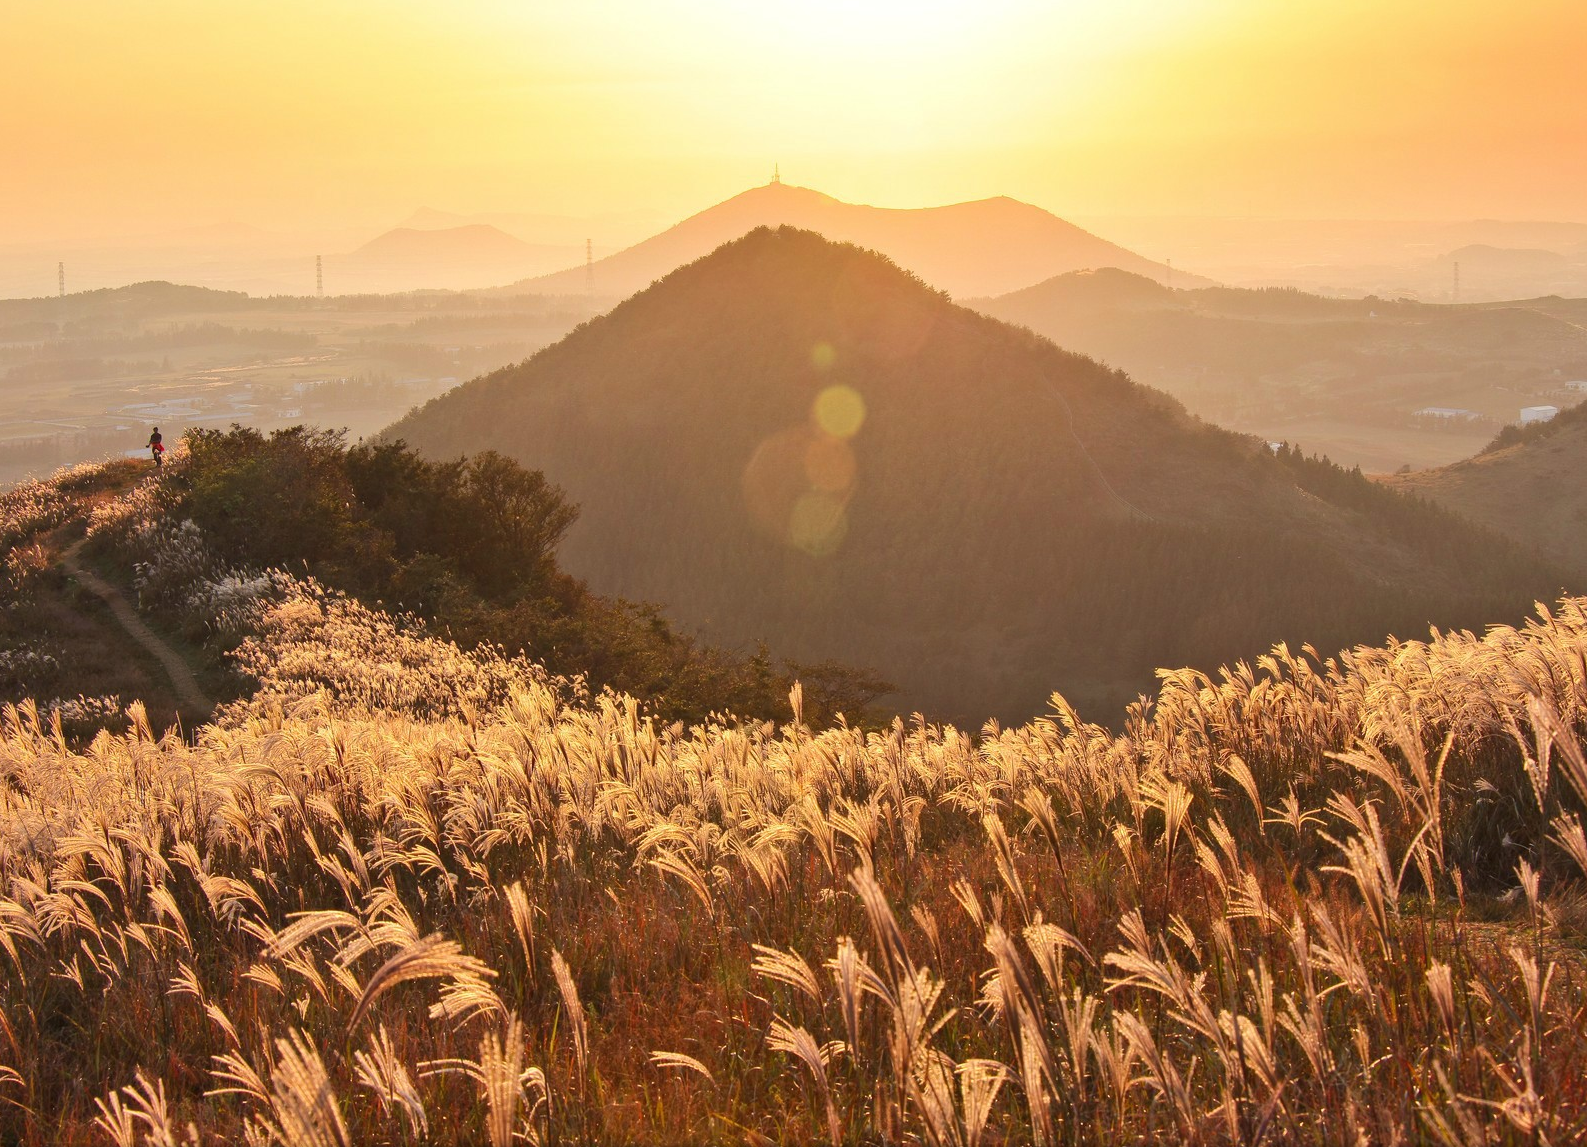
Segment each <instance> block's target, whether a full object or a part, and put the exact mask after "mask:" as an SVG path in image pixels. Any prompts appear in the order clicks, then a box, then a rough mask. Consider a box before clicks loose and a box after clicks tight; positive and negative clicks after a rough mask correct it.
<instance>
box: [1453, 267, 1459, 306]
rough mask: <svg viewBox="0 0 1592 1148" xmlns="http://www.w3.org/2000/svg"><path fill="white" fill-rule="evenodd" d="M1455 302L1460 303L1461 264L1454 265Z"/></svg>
mask: <svg viewBox="0 0 1592 1148" xmlns="http://www.w3.org/2000/svg"><path fill="white" fill-rule="evenodd" d="M1454 302H1456V303H1458V302H1459V264H1458V263H1457V262H1456V263H1455V264H1454Z"/></svg>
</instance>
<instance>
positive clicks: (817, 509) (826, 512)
mask: <svg viewBox="0 0 1592 1148" xmlns="http://www.w3.org/2000/svg"><path fill="white" fill-rule="evenodd" d="M789 538H790V544H791V545H792V546H794V547H796V549H798V550H805V551H806V552H807V553H809V554H811V555H813V556H814V557H820V558H821V557H823V556H824V555H827V554H833V553H834V552H835V551H836V550H838V549H840V544H841V542H843V541H845V538H846V502H845V500H844V499H843V498H840V497H838V496H836V495H833V494H826V493H825V492H823V491H819V490H814V491H809V492H808V493H806V494H804V495H802V496H801V497H800V498H798V499H797V500H796V505H795V506H794V507H792V508H791V512H790V535H789Z"/></svg>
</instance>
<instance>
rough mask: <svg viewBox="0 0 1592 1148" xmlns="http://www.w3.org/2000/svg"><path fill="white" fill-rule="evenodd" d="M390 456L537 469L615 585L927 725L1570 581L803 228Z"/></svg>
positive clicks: (589, 558)
mask: <svg viewBox="0 0 1592 1148" xmlns="http://www.w3.org/2000/svg"><path fill="white" fill-rule="evenodd" d="M386 434H387V435H388V436H389V437H393V438H402V439H404V440H406V441H407V442H409V443H410V444H411V445H412V446H415V447H417V448H418V449H420V450H421V451H422V452H424V453H426V454H428V455H430V456H432V457H436V458H450V457H456V456H458V455H460V454H468V453H472V452H475V451H479V450H481V449H485V448H492V449H496V450H498V451H501V452H502V453H504V454H506V455H509V456H511V457H514V458H516V459H518V460H519V461H521V462H522V463H524V464H526V465H528V466H531V467H535V468H537V469H540V470H542V471H543V472H544V473H545V474H546V475H547V477H548V479H549V480H550V481H552V482H555V483H557V484H559V485H560V486H561V487H562V488H564V489H565V490H566V491H567V492H568V494H569V496H570V497H571V499H572V500H573V501H574V502H576V503H578V504H579V505H580V506H581V517H580V519H579V520H578V521H577V522H576V524H575V525H574V527H573V529H572V530H571V532H570V534H569V536H568V539H567V541H566V543H565V545H564V546H563V548H562V549H561V551H560V562H561V564H562V565H563V567H564V568H565V569H567V570H569V571H570V572H571V573H573V574H575V575H577V576H579V577H583V578H585V579H587V580H588V581H589V582H590V583H591V585H592V586H593V588H595V589H597V590H598V591H599V592H603V593H612V594H623V595H626V596H628V597H632V598H636V599H641V600H646V601H652V602H657V603H659V604H660V605H661V606H662V608H663V609H664V611H665V612H666V614H667V615H668V616H669V617H671V618H672V619H674V620H676V621H677V622H679V623H681V624H683V625H685V626H686V627H688V628H695V629H698V630H699V631H700V632H701V633H703V634H704V635H705V636H707V637H709V638H710V639H712V640H714V641H717V642H722V643H727V644H731V645H736V644H740V645H743V646H748V645H749V644H750V643H752V642H754V641H755V640H757V639H766V640H767V641H768V642H769V643H770V644H771V646H772V647H773V648H775V649H778V650H780V651H781V652H782V653H783V654H785V655H786V656H789V657H792V658H795V659H797V660H800V661H809V662H810V661H820V660H822V659H826V658H833V659H838V660H840V661H842V662H846V663H848V664H853V665H861V666H867V667H871V668H872V669H874V670H876V671H878V672H879V673H880V674H881V675H882V676H884V677H886V678H888V679H890V680H892V681H894V682H896V683H897V684H898V685H899V686H900V688H901V694H900V701H899V705H900V706H901V707H903V708H919V709H922V710H924V711H925V712H927V713H929V714H930V715H931V716H941V717H951V718H957V719H963V720H968V719H972V720H979V721H982V720H983V719H984V718H985V717H987V716H989V715H990V714H995V715H998V716H999V717H1001V719H1002V720H1016V719H1017V718H1020V717H1025V716H1031V715H1032V714H1033V713H1035V712H1038V711H1039V710H1040V709H1041V708H1043V706H1044V704H1045V699H1046V698H1047V696H1048V695H1049V694H1050V692H1051V691H1052V690H1061V691H1062V692H1063V693H1064V694H1065V695H1066V696H1067V697H1068V698H1069V699H1072V700H1073V701H1075V702H1076V703H1077V704H1079V705H1080V706H1081V707H1083V708H1084V709H1085V711H1086V712H1089V711H1091V710H1092V711H1093V713H1094V714H1095V715H1096V716H1104V717H1109V716H1110V715H1111V714H1112V712H1120V706H1121V705H1123V704H1125V703H1126V702H1128V701H1130V700H1131V699H1132V698H1133V697H1134V696H1136V695H1137V694H1138V693H1139V692H1141V691H1145V690H1149V689H1150V688H1151V687H1152V686H1153V684H1154V670H1155V668H1156V667H1157V666H1174V665H1185V664H1194V665H1201V666H1207V667H1214V665H1215V664H1216V663H1217V662H1219V661H1220V660H1222V659H1226V658H1235V657H1240V656H1245V654H1246V652H1248V651H1252V650H1254V649H1256V648H1265V647H1266V646H1267V645H1269V644H1271V643H1272V642H1275V641H1279V640H1288V641H1290V642H1293V643H1296V644H1297V643H1299V642H1304V641H1312V642H1315V643H1317V644H1318V645H1319V646H1320V648H1332V649H1336V648H1339V646H1341V645H1343V644H1345V643H1352V642H1354V641H1380V640H1381V639H1383V638H1384V637H1385V636H1386V635H1387V634H1388V633H1399V634H1408V635H1419V634H1422V633H1424V632H1425V631H1426V627H1427V626H1428V625H1430V624H1434V623H1435V624H1439V625H1444V626H1451V625H1464V626H1472V627H1474V626H1481V625H1485V624H1486V623H1488V622H1490V621H1502V620H1505V619H1507V618H1510V617H1514V616H1518V615H1519V614H1520V613H1521V611H1522V610H1528V609H1529V608H1530V606H1531V603H1532V601H1533V599H1535V598H1543V597H1546V598H1549V599H1551V598H1553V597H1555V596H1556V593H1557V591H1558V589H1559V588H1560V580H1559V579H1558V577H1557V575H1556V574H1554V573H1553V572H1552V571H1551V570H1549V569H1548V568H1547V567H1545V566H1543V565H1542V564H1540V563H1537V562H1535V561H1534V560H1531V559H1529V558H1525V557H1521V556H1518V555H1514V554H1512V553H1510V552H1509V549H1508V548H1507V547H1503V546H1500V545H1498V544H1496V540H1495V539H1491V536H1484V535H1482V534H1480V533H1479V532H1477V531H1476V530H1474V529H1473V528H1471V527H1468V526H1466V525H1464V524H1462V523H1460V522H1459V521H1458V520H1456V519H1454V518H1452V517H1451V516H1448V515H1446V514H1444V513H1442V512H1440V511H1437V510H1436V509H1435V508H1430V507H1425V506H1422V505H1420V504H1417V503H1414V502H1411V501H1410V500H1406V499H1403V498H1401V497H1399V496H1397V495H1394V494H1392V493H1391V492H1388V491H1384V490H1382V489H1380V488H1377V487H1375V486H1373V485H1372V484H1370V483H1368V482H1366V481H1365V480H1364V479H1362V478H1360V477H1359V476H1358V475H1353V474H1350V473H1348V472H1345V471H1342V470H1338V469H1337V468H1334V467H1332V466H1331V465H1330V464H1325V463H1319V462H1311V461H1310V460H1306V459H1293V458H1289V459H1279V458H1276V457H1274V456H1273V455H1272V454H1271V452H1269V451H1267V450H1265V448H1264V446H1263V445H1262V444H1260V443H1259V442H1258V441H1256V440H1253V439H1247V438H1245V437H1243V436H1239V435H1236V434H1232V433H1230V432H1225V431H1221V430H1218V429H1217V428H1215V427H1212V426H1209V425H1206V424H1202V423H1199V422H1198V421H1197V420H1194V419H1191V418H1189V417H1188V416H1187V415H1186V414H1184V413H1183V412H1182V410H1181V409H1180V408H1179V407H1178V406H1177V404H1176V403H1175V402H1173V401H1172V400H1170V399H1169V398H1168V397H1167V396H1165V395H1163V394H1160V393H1158V392H1155V391H1152V390H1150V389H1149V388H1146V387H1142V386H1139V385H1137V384H1135V383H1133V382H1132V381H1130V380H1129V379H1128V378H1127V377H1126V376H1125V375H1123V374H1122V373H1121V372H1116V371H1112V370H1110V369H1109V368H1106V367H1103V366H1101V365H1100V364H1098V363H1096V362H1093V361H1091V360H1088V359H1085V358H1083V357H1082V356H1079V355H1074V354H1070V353H1068V352H1065V351H1062V350H1061V349H1059V348H1058V347H1056V346H1055V345H1054V344H1052V343H1050V342H1048V341H1046V340H1043V339H1040V338H1038V337H1037V336H1034V335H1032V334H1030V333H1028V332H1024V331H1021V330H1018V329H1015V328H1012V327H1010V326H1007V325H1005V324H1003V323H1000V322H997V321H995V320H992V319H989V318H986V317H984V316H981V315H978V314H976V313H975V312H972V311H969V310H967V309H965V308H962V307H958V306H956V305H954V304H952V303H951V302H950V301H949V300H947V299H945V298H944V297H943V295H941V294H940V293H939V292H937V291H935V290H933V289H932V288H930V287H928V286H926V285H924V284H923V283H922V282H921V281H919V280H916V279H915V278H914V277H913V276H911V275H910V274H908V273H906V272H904V271H903V270H901V269H900V268H899V267H896V266H894V265H893V264H891V263H890V262H889V261H888V260H886V259H885V258H883V257H882V256H880V255H878V254H876V253H873V252H868V251H863V250H860V249H859V248H857V247H854V246H850V245H843V244H836V243H832V242H829V241H826V240H825V239H823V238H822V237H820V236H818V235H815V234H813V233H811V232H804V231H800V230H796V229H793V228H780V229H778V230H771V229H767V228H760V229H757V230H755V231H752V232H751V233H749V234H747V235H746V236H744V237H742V238H740V239H738V240H736V241H735V242H733V243H730V244H727V245H725V246H723V247H721V248H720V249H718V250H716V251H714V252H713V253H712V254H710V255H708V256H706V257H704V258H702V259H699V260H697V261H696V262H694V263H692V264H689V265H687V266H685V267H682V268H680V269H679V270H677V271H675V272H673V273H671V274H670V275H668V276H667V277H665V278H664V279H663V280H662V281H661V282H659V283H658V284H656V285H655V286H653V287H652V288H650V289H648V290H646V291H643V292H641V293H640V294H638V295H636V296H634V297H632V298H630V299H629V300H627V301H626V302H624V303H622V304H620V305H619V306H618V307H617V308H615V309H614V310H613V311H612V312H610V313H609V314H607V315H605V316H602V317H600V318H597V319H595V320H592V321H591V322H589V323H587V324H585V325H583V326H582V327H580V328H579V329H577V330H576V331H575V332H573V333H572V334H571V335H569V336H568V337H567V338H565V339H564V340H563V341H562V342H560V343H558V344H555V345H554V346H552V347H550V348H548V349H546V350H544V351H542V352H541V353H539V354H537V355H536V356H534V357H532V358H531V359H529V360H527V361H526V362H525V363H523V364H521V365H519V366H516V367H509V368H505V369H503V370H501V371H497V372H494V373H493V374H490V375H487V376H483V377H482V378H479V379H476V380H473V381H471V382H469V383H466V384H464V385H463V386H461V387H459V388H457V389H456V390H454V391H453V392H450V393H449V394H447V395H445V396H443V397H442V398H439V399H437V400H434V401H433V402H431V403H429V404H427V405H426V406H425V407H423V408H421V409H419V410H417V411H415V412H413V413H411V414H410V415H409V416H408V417H407V418H405V419H403V420H402V421H400V422H399V423H398V424H396V425H395V426H394V427H392V428H390V429H389V431H388V432H386ZM1477 553H1485V554H1487V555H1489V556H1490V557H1489V559H1488V560H1487V561H1485V562H1481V561H1478V560H1477V559H1476V557H1475V556H1476V554H1477ZM892 704H893V705H894V704H898V703H894V702H893V703H892Z"/></svg>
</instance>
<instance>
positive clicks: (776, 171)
mask: <svg viewBox="0 0 1592 1148" xmlns="http://www.w3.org/2000/svg"><path fill="white" fill-rule="evenodd" d="M768 183H769V186H770V187H778V186H779V164H777V163H776V164H775V165H774V178H773V179H771V180H769V181H768Z"/></svg>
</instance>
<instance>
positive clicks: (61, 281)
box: [55, 263, 66, 299]
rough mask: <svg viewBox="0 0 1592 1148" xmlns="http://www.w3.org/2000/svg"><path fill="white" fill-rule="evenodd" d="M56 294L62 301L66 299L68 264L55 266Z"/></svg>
mask: <svg viewBox="0 0 1592 1148" xmlns="http://www.w3.org/2000/svg"><path fill="white" fill-rule="evenodd" d="M55 292H56V294H57V295H59V296H60V297H61V298H62V299H65V298H66V264H65V263H57V264H56V265H55Z"/></svg>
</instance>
